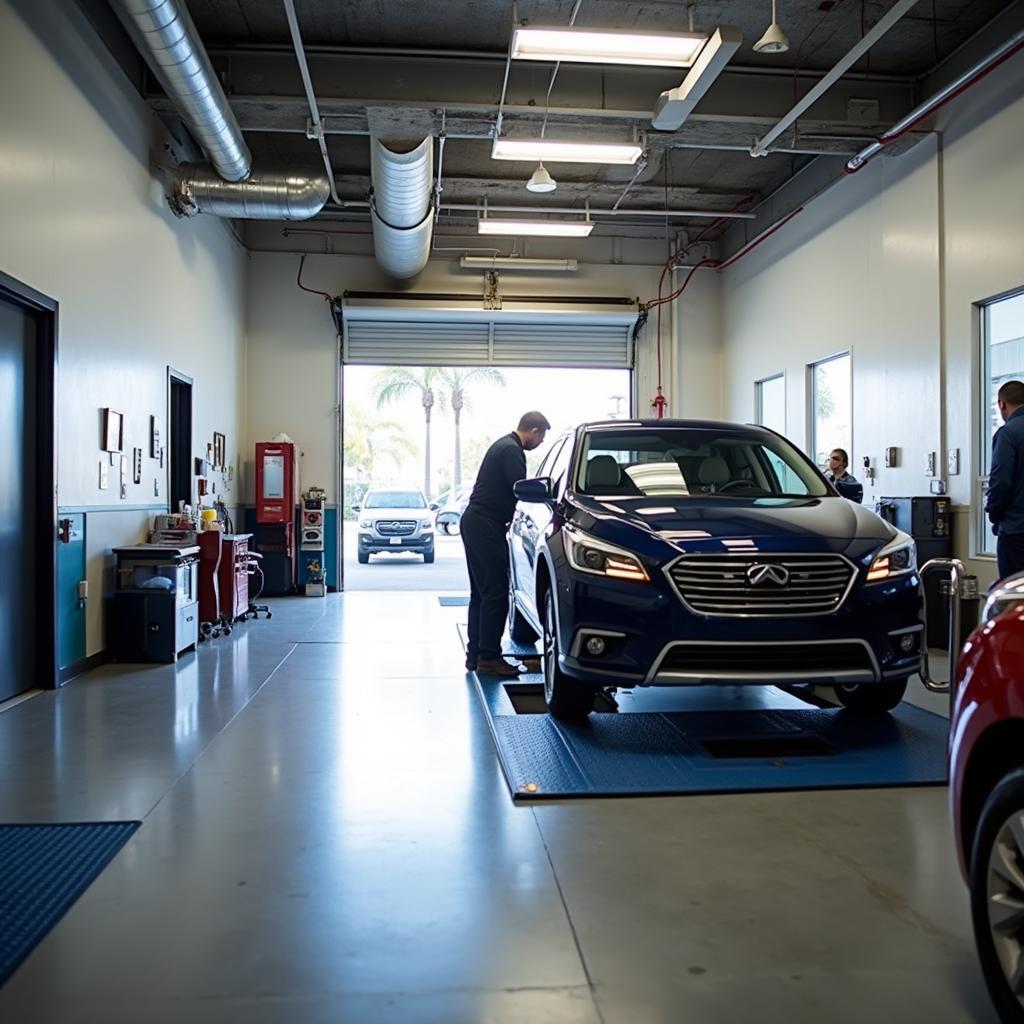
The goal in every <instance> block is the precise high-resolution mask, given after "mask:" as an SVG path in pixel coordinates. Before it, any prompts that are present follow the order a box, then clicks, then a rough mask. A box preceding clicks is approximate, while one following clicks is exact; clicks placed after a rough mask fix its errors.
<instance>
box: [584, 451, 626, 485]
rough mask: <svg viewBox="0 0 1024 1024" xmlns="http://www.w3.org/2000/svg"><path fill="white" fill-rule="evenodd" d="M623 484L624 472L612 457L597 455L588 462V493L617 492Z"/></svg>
mask: <svg viewBox="0 0 1024 1024" xmlns="http://www.w3.org/2000/svg"><path fill="white" fill-rule="evenodd" d="M621 483H622V471H621V470H620V469H619V464H618V463H617V462H616V461H615V457H614V456H612V455H595V456H594V457H593V458H592V459H590V460H589V461H588V462H587V491H589V492H591V493H593V492H595V491H605V492H607V491H608V490H616V489H618V487H619V486H620V485H621Z"/></svg>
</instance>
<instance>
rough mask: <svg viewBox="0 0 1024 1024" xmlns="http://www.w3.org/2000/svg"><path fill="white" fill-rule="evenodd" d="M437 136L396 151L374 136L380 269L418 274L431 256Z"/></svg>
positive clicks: (375, 236) (375, 219) (373, 204)
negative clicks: (435, 143)
mask: <svg viewBox="0 0 1024 1024" xmlns="http://www.w3.org/2000/svg"><path fill="white" fill-rule="evenodd" d="M433 141H434V140H433V139H432V138H431V137H430V136H427V138H425V139H424V140H423V141H422V142H421V143H420V144H419V145H418V146H417V147H416V148H415V149H413V150H411V151H409V152H408V153H395V152H393V151H392V150H390V149H388V148H387V147H386V146H385V145H383V143H381V142H380V141H379V140H378V139H375V138H371V139H370V180H371V183H372V186H373V194H372V196H371V198H370V214H371V217H372V219H373V245H374V250H375V252H376V256H377V262H378V263H379V264H380V266H381V269H382V270H383V271H384V272H385V273H387V274H390V275H391V276H392V277H398V278H406V277H415V276H416V275H417V274H418V273H419V272H420V271H421V270H422V269H423V268H424V267H425V266H426V264H427V260H428V259H429V258H430V241H431V237H432V235H433V230H434V210H433V205H432V203H431V189H432V186H433V177H434V149H433Z"/></svg>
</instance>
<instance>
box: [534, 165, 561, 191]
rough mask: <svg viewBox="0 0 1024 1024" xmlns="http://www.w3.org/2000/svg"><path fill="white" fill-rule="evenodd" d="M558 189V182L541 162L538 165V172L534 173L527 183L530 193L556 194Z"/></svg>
mask: <svg viewBox="0 0 1024 1024" xmlns="http://www.w3.org/2000/svg"><path fill="white" fill-rule="evenodd" d="M556 188H558V182H556V181H555V179H554V178H552V177H551V175H550V174H548V172H547V168H545V166H544V161H543V160H541V161H540V162H539V163H538V164H537V170H535V171H534V172H533V175H532V176H531V178H530V180H529V181H528V182H527V183H526V189H527V191H528V192H554V191H555V189H556Z"/></svg>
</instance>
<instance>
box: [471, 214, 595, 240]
mask: <svg viewBox="0 0 1024 1024" xmlns="http://www.w3.org/2000/svg"><path fill="white" fill-rule="evenodd" d="M593 230H594V222H593V221H589V220H507V219H504V218H501V217H483V218H481V219H480V220H479V221H477V231H478V232H479V233H480V234H481V235H545V236H547V237H549V238H586V237H587V235H589V234H590V232H591V231H593Z"/></svg>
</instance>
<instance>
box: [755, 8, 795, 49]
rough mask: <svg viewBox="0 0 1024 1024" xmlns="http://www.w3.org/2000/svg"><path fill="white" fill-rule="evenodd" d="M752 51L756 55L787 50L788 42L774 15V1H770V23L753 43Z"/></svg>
mask: <svg viewBox="0 0 1024 1024" xmlns="http://www.w3.org/2000/svg"><path fill="white" fill-rule="evenodd" d="M754 49H755V50H756V51H757V52H758V53H785V52H786V51H787V50H788V49H789V40H788V39H787V38H786V33H785V32H783V31H782V27H781V26H780V25H779V22H778V18H777V17H776V14H775V0H772V23H771V24H770V25H769V26H768V30H767V31H766V32H765V34H764V35H763V36H761V38H760V39H758V41H757V42H756V43H754Z"/></svg>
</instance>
